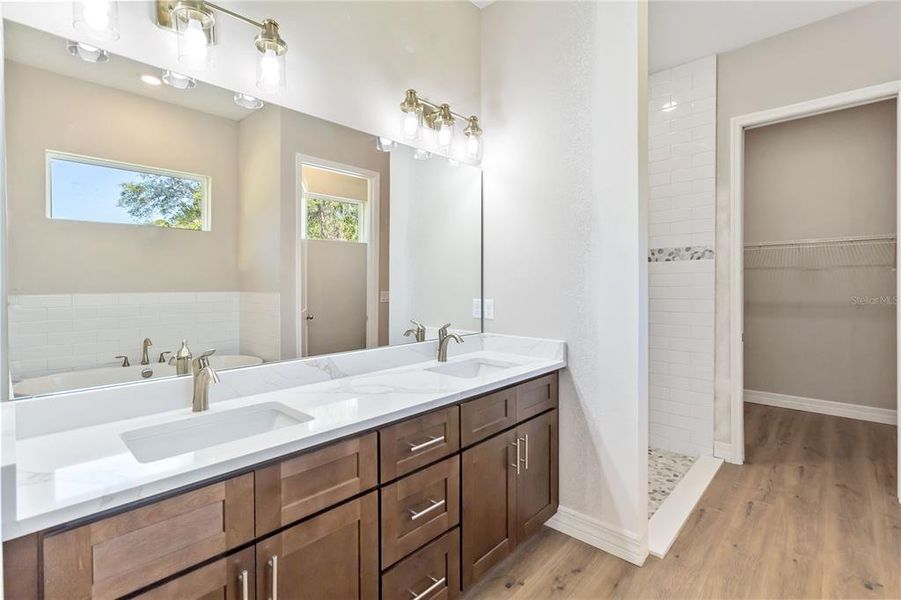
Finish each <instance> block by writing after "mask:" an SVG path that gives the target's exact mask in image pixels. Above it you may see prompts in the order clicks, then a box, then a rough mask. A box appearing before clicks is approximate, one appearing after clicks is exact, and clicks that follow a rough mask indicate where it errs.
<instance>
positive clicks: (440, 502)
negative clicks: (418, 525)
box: [407, 500, 444, 521]
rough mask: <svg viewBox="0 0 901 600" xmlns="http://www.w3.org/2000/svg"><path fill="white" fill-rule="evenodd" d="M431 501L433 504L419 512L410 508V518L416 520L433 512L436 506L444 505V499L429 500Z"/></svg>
mask: <svg viewBox="0 0 901 600" xmlns="http://www.w3.org/2000/svg"><path fill="white" fill-rule="evenodd" d="M429 502H431V506H429V507H428V508H424V509H422V510H421V511H419V512H416V511H415V510H413V509H412V508H408V509H407V510H408V511H409V512H410V520H411V521H415V520H416V519H419V518H420V517H422V516H424V515H427V514H428V513H430V512H432V511H433V510H435V509H436V508H441V507H442V506H444V500H429Z"/></svg>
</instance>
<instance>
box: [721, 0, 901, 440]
mask: <svg viewBox="0 0 901 600" xmlns="http://www.w3.org/2000/svg"><path fill="white" fill-rule="evenodd" d="M899 6H901V5H899V4H898V3H896V2H876V3H873V4H870V5H867V6H864V7H862V8H859V9H856V10H853V11H850V12H847V13H843V14H840V15H837V16H835V17H832V18H829V19H825V20H823V21H819V22H816V23H813V24H811V25H808V26H806V27H802V28H800V29H796V30H793V31H790V32H787V33H784V34H782V35H778V36H774V37H772V38H769V39H767V40H763V41H761V42H758V43H756V44H752V45H750V46H746V47H744V48H740V49H738V50H735V51H732V52H727V53H725V54H721V55H719V56H718V59H717V167H716V174H717V177H716V179H717V184H716V185H717V200H716V201H717V216H716V221H717V223H716V332H717V333H716V398H715V420H716V423H715V433H716V439H717V441H721V442H729V440H730V435H731V434H730V425H729V423H730V390H729V377H730V373H729V286H730V283H729V264H730V245H731V239H730V235H729V224H730V220H731V215H730V212H729V211H730V208H729V202H730V200H729V177H730V175H729V152H730V143H729V135H730V134H729V120H730V119H731V118H732V117H735V116H739V115H743V114H747V113H751V112H756V111H760V110H764V109H768V108H774V107H778V106H783V105H786V104H792V103H795V102H801V101H804V100H810V99H813V98H819V97H822V96H827V95H830V94H835V93H838V92H842V91H847V90H851V89H856V88H860V87H865V86H869V85H874V84H877V83H882V82H885V81H890V80H894V79H899V78H901V52H899V23H901V20H899V19H901V17H899Z"/></svg>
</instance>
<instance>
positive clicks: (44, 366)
mask: <svg viewBox="0 0 901 600" xmlns="http://www.w3.org/2000/svg"><path fill="white" fill-rule="evenodd" d="M269 295H272V296H275V297H276V298H277V297H278V294H262V295H258V294H254V295H252V296H253V298H252V299H251V300H250V301H248V302H247V303H242V299H243V298H242V296H243V293H241V292H173V293H129V294H27V295H10V296H9V299H8V302H9V359H10V371H11V373H12V377H13V380H14V381H19V380H21V379H25V378H28V377H37V376H40V375H47V374H50V373H58V372H62V371H72V370H76V369H89V368H93V367H102V366H114V365H116V364H121V360H117V359H116V358H115V356H116V355H124V356H128V358H129V360H130V361H131V362H132V363H133V364H138V362H139V361H140V359H141V343H142V341H143V340H144V338H150V339H151V341H152V342H153V346H152V347H151V348H150V359H151V360H152V361H156V360H157V359H158V357H159V354H160V353H161V352H163V351H170V352H175V351H176V350H178V348H179V346H180V345H181V340H183V339H186V340H188V345H189V346H190V348H191V349H192V351H193V352H195V353H198V352H200V351H202V350H206V349H208V348H216V351H217V352H218V353H219V354H250V352H245V351H243V349H242V344H241V338H240V336H241V326H240V320H241V316H242V313H244V314H246V316H247V318H248V319H254V320H256V321H260V322H265V320H266V319H268V320H269V321H274V322H275V323H274V325H273V324H272V323H271V322H269V323H266V328H267V329H266V330H267V331H272V330H273V329H274V330H275V331H276V334H275V335H276V339H277V335H278V333H277V332H278V328H279V326H278V312H277V310H276V312H275V313H274V314H272V311H271V310H269V309H268V308H267V307H268V305H269V304H271V303H272V301H271V300H269V301H268V303H267V301H261V300H260V299H258V298H256V296H269ZM245 304H246V306H247V309H246V310H245V309H244V305H245ZM275 305H276V306H277V305H278V302H277V300H276V301H275ZM269 343H270V344H271V343H272V342H271V340H269ZM251 346H252V347H256V346H254V345H253V344H251ZM257 356H260V355H259V354H257ZM264 358H265V357H264Z"/></svg>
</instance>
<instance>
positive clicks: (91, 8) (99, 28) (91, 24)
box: [72, 0, 119, 40]
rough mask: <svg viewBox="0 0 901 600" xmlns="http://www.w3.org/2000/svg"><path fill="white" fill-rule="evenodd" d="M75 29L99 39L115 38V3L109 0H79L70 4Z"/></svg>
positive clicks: (116, 35) (116, 36)
mask: <svg viewBox="0 0 901 600" xmlns="http://www.w3.org/2000/svg"><path fill="white" fill-rule="evenodd" d="M72 10H73V21H72V25H74V27H75V29H77V30H79V31H81V32H83V33H85V34H87V35H89V36H91V37H92V38H95V39H99V40H117V39H119V32H118V30H117V29H116V26H117V19H118V14H117V8H116V3H115V2H111V1H110V0H81V1H78V2H75V3H74V4H73V5H72Z"/></svg>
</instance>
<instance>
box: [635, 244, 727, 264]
mask: <svg viewBox="0 0 901 600" xmlns="http://www.w3.org/2000/svg"><path fill="white" fill-rule="evenodd" d="M713 257H714V253H713V248H711V247H710V246H680V247H678V248H651V249H650V251H649V252H648V262H675V261H677V260H711V259H712V258H713Z"/></svg>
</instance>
